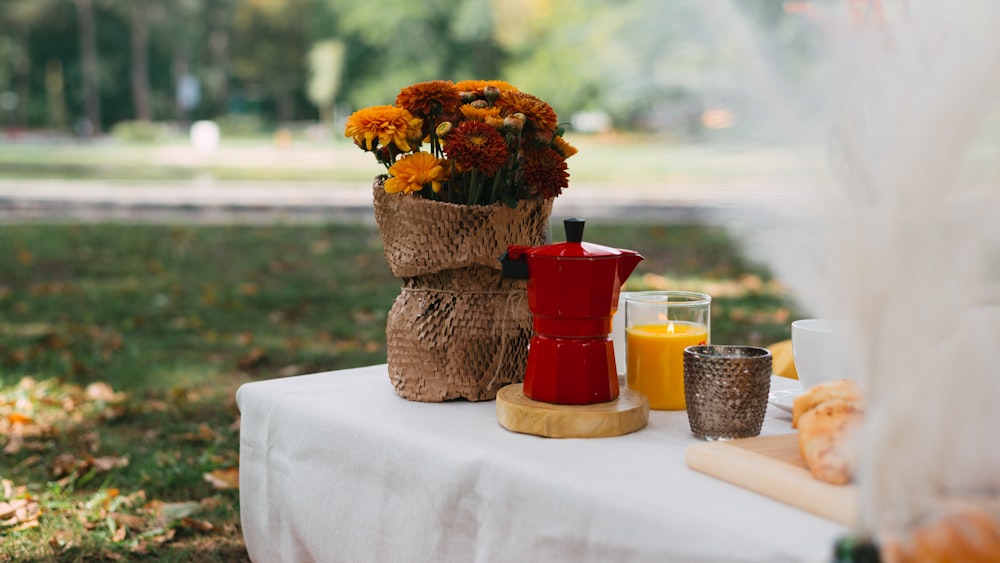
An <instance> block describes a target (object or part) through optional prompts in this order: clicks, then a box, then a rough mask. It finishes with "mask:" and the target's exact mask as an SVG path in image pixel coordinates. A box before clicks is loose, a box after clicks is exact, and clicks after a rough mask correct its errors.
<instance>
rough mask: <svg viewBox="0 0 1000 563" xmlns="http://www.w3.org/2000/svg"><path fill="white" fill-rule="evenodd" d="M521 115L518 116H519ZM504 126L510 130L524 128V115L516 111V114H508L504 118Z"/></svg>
mask: <svg viewBox="0 0 1000 563" xmlns="http://www.w3.org/2000/svg"><path fill="white" fill-rule="evenodd" d="M519 115H520V116H521V118H518V117H517V116H519ZM503 126H504V128H505V129H507V130H508V131H520V130H521V129H524V115H522V114H519V113H515V114H514V115H508V116H507V117H505V118H503Z"/></svg>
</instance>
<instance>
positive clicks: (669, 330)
mask: <svg viewBox="0 0 1000 563" xmlns="http://www.w3.org/2000/svg"><path fill="white" fill-rule="evenodd" d="M673 333H674V323H670V324H668V325H667V334H673Z"/></svg>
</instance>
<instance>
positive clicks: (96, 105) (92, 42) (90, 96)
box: [75, 0, 102, 136]
mask: <svg viewBox="0 0 1000 563" xmlns="http://www.w3.org/2000/svg"><path fill="white" fill-rule="evenodd" d="M75 2H76V12H77V19H78V22H79V26H80V61H81V68H82V70H83V73H82V79H83V107H84V113H85V115H86V118H87V121H88V122H89V126H88V127H87V128H86V129H85V130H81V131H80V133H81V134H84V135H86V136H90V135H99V134H100V133H101V121H102V120H101V94H100V82H99V76H98V72H99V69H98V64H99V63H98V52H97V24H96V23H95V21H94V4H93V2H92V1H91V0H75Z"/></svg>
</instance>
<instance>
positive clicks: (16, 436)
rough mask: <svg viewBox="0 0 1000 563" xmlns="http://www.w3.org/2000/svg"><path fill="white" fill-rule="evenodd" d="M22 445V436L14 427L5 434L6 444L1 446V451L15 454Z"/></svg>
mask: <svg viewBox="0 0 1000 563" xmlns="http://www.w3.org/2000/svg"><path fill="white" fill-rule="evenodd" d="M18 428H20V427H18ZM22 447H24V436H22V435H21V433H20V432H19V431H16V429H11V432H10V434H8V435H7V445H6V446H4V447H3V453H5V454H16V453H17V452H19V451H21V448H22Z"/></svg>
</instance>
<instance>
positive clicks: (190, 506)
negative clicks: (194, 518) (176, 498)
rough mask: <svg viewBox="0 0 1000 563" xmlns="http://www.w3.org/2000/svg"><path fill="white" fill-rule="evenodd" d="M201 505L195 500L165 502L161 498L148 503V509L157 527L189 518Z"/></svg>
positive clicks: (164, 526) (163, 526)
mask: <svg viewBox="0 0 1000 563" xmlns="http://www.w3.org/2000/svg"><path fill="white" fill-rule="evenodd" d="M200 509H201V505H200V504H199V503H197V502H195V501H188V502H163V501H161V500H151V501H149V502H148V503H146V510H148V511H149V512H150V514H152V515H153V521H154V523H155V524H156V525H157V527H161V528H166V527H167V526H168V525H170V524H171V523H172V522H176V521H177V520H180V519H181V518H187V517H188V516H191V515H192V514H194V513H196V512H198V510H200Z"/></svg>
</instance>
